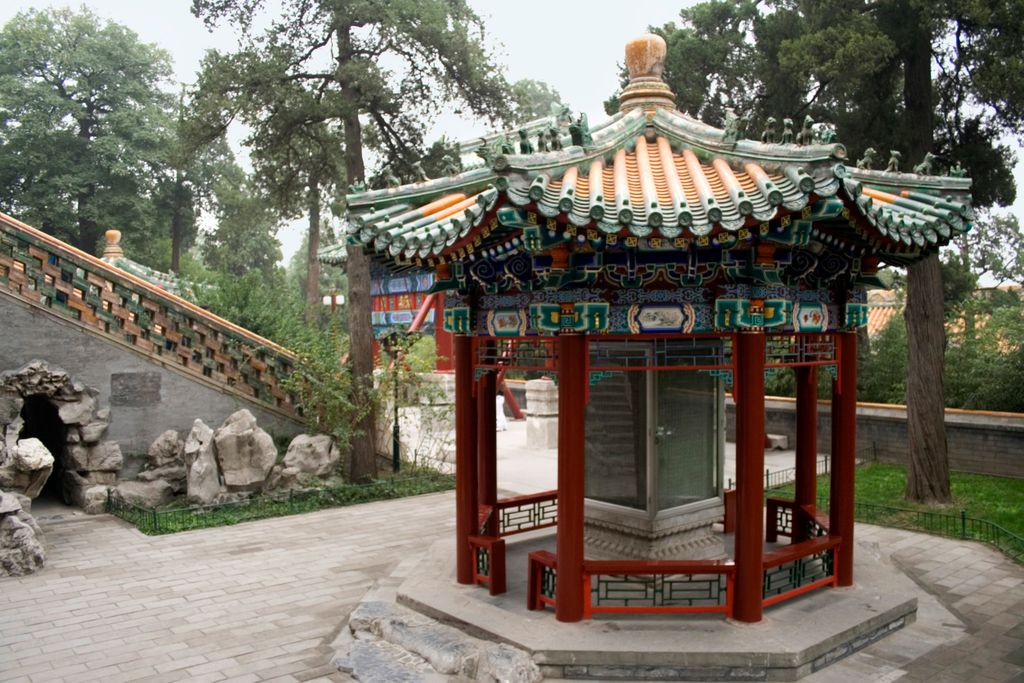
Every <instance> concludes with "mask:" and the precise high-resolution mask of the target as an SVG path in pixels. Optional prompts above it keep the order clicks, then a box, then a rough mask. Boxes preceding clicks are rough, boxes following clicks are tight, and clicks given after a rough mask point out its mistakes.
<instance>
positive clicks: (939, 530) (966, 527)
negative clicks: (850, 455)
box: [729, 448, 1024, 563]
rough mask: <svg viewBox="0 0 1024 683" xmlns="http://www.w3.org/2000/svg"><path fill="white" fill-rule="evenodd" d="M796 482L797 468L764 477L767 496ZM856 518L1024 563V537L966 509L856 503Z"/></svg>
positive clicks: (869, 455) (823, 507)
mask: <svg viewBox="0 0 1024 683" xmlns="http://www.w3.org/2000/svg"><path fill="white" fill-rule="evenodd" d="M857 458H858V460H860V461H873V460H874V457H873V449H872V448H864V449H861V450H859V451H857ZM816 470H817V474H819V475H821V474H827V473H828V471H829V459H828V458H827V457H826V458H821V459H819V460H818V463H817V468H816ZM795 479H796V468H795V467H791V468H788V469H784V470H776V471H775V472H769V471H767V470H766V471H765V475H764V488H765V495H766V496H770V495H772V493H777V491H773V490H772V489H776V490H777V489H780V488H784V487H786V486H787V485H788V484H791V483H792V482H793V481H794V480H795ZM732 486H733V481H732V479H730V480H729V488H730V489H731V488H732ZM828 503H829V501H828V497H827V496H825V497H822V496H819V497H818V510H819V511H821V512H827V511H828ZM854 519H856V520H857V521H858V522H863V523H865V524H878V525H879V526H890V527H895V528H897V529H907V530H910V531H923V532H926V533H930V534H935V535H936V536H946V537H948V538H962V539H965V540H973V541H981V542H982V543H988V544H989V545H991V546H993V547H995V548H997V549H998V550H1000V551H1001V552H1002V553H1003V554H1004V555H1006V556H1007V557H1008V558H1010V559H1011V560H1013V561H1014V562H1020V563H1024V537H1021V536H1019V535H1017V534H1015V533H1013V532H1012V531H1010V530H1008V529H1006V528H1005V527H1002V526H1000V525H998V524H996V523H995V522H990V521H989V520H987V519H978V518H976V517H970V516H968V515H967V511H966V510H959V511H957V512H952V513H950V512H935V511H932V510H915V509H913V508H903V507H893V506H889V505H877V504H875V503H864V502H855V503H854Z"/></svg>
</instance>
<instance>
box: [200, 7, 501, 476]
mask: <svg viewBox="0 0 1024 683" xmlns="http://www.w3.org/2000/svg"><path fill="white" fill-rule="evenodd" d="M264 9H265V2H264V0H193V4H192V10H193V13H194V14H196V16H198V17H200V18H202V19H203V20H204V21H206V22H207V24H208V25H214V24H217V23H220V22H229V23H231V24H233V25H234V26H236V27H238V28H239V30H240V31H241V34H242V45H241V48H242V49H243V50H250V51H258V52H259V53H260V54H261V56H263V55H266V53H267V52H268V51H274V52H276V53H277V54H281V55H284V57H283V61H284V66H285V68H284V71H283V73H281V75H280V78H279V80H278V84H279V85H281V86H286V85H287V84H290V83H294V84H301V86H302V88H303V89H304V90H306V91H307V92H310V93H313V94H314V95H315V96H317V97H319V98H320V101H319V106H318V108H317V110H315V111H313V110H312V109H311V110H310V111H309V116H308V118H309V119H311V120H313V121H315V122H319V123H322V124H323V125H324V126H325V128H328V129H331V130H334V129H335V127H337V130H338V131H339V133H340V136H341V138H342V140H343V143H344V145H343V148H344V175H345V178H346V182H347V183H350V184H352V183H362V182H364V181H365V179H366V172H365V162H364V158H363V139H364V138H363V134H364V127H370V128H372V129H373V135H372V139H373V140H375V141H376V143H377V145H378V147H379V151H380V152H381V153H383V154H384V155H386V156H388V157H390V158H398V159H408V158H410V157H412V156H414V155H415V154H417V153H418V152H419V151H420V150H421V149H422V148H423V140H424V135H425V132H426V130H427V127H428V125H429V123H430V121H431V120H432V119H433V117H434V116H435V115H436V113H437V111H438V110H440V109H442V108H443V106H445V105H447V104H449V103H461V104H462V105H465V106H466V107H468V108H469V110H470V111H472V112H473V113H474V114H477V115H480V116H486V117H488V118H492V119H498V118H501V117H502V116H504V115H505V114H506V112H507V111H508V101H507V85H506V83H505V80H504V78H503V77H502V75H501V72H500V71H499V69H498V68H497V67H496V65H495V63H494V61H493V59H492V58H491V56H490V53H489V51H488V49H487V42H486V39H485V36H484V32H483V25H482V22H481V21H480V19H479V17H477V15H476V14H475V13H474V12H473V11H472V10H471V9H470V8H469V6H468V4H467V3H466V2H465V0H393V1H391V2H379V1H378V0H351V1H347V2H338V1H337V0H312V1H310V0H283V1H282V2H281V3H280V10H281V11H280V14H279V15H278V16H276V17H273V18H271V20H270V26H269V28H268V29H267V30H265V31H261V30H257V29H256V28H255V26H254V21H255V20H256V19H257V18H258V17H261V13H262V11H263V10H264ZM239 92H240V96H241V97H243V98H244V97H246V96H247V93H248V92H250V90H249V88H248V86H247V85H246V82H245V81H242V82H241V83H240V84H239ZM303 120H305V119H303ZM313 246H314V245H313V244H312V240H311V247H310V248H311V249H312V248H313ZM347 269H348V283H349V288H348V300H347V306H346V307H347V311H348V328H349V334H350V358H349V365H350V369H351V372H352V376H353V382H352V386H353V387H354V388H355V390H356V392H357V394H358V393H359V392H367V391H369V389H370V387H371V386H372V371H373V357H372V344H373V336H372V328H371V326H370V290H369V284H370V268H369V260H368V259H367V257H366V256H365V255H364V254H363V253H362V250H361V249H360V248H358V247H350V248H349V250H348V259H347ZM311 270H312V269H311ZM310 277H312V272H311V273H310ZM354 400H356V401H360V400H365V399H363V398H362V397H361V396H359V395H356V396H354ZM373 433H374V416H373V414H372V413H370V414H368V415H366V417H365V418H364V419H363V420H362V421H361V423H360V425H359V428H358V429H357V430H356V434H355V435H354V436H353V438H352V440H351V442H350V443H351V448H352V457H351V463H352V465H351V471H350V476H351V478H352V479H354V480H360V479H365V478H367V477H370V476H373V475H374V473H375V472H376V454H375V453H374V445H373Z"/></svg>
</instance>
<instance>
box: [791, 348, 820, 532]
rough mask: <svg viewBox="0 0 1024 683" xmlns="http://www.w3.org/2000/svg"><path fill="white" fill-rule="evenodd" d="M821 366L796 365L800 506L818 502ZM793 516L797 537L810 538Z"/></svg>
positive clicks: (797, 495) (797, 468)
mask: <svg viewBox="0 0 1024 683" xmlns="http://www.w3.org/2000/svg"><path fill="white" fill-rule="evenodd" d="M817 469H818V369H817V368H816V367H814V366H813V365H811V366H804V367H798V368H796V495H795V496H794V498H793V499H794V501H795V502H796V504H797V506H803V505H814V504H815V503H816V500H817V495H818V479H817V474H818V472H817ZM798 519H799V518H795V519H794V520H793V523H794V525H796V528H794V529H793V541H794V542H795V543H799V542H800V541H806V540H807V538H808V533H807V528H806V527H805V526H804V525H803V524H798V523H797V522H798Z"/></svg>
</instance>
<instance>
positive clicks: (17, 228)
mask: <svg viewBox="0 0 1024 683" xmlns="http://www.w3.org/2000/svg"><path fill="white" fill-rule="evenodd" d="M0 293H2V294H6V295H8V296H11V297H14V298H16V299H19V300H21V301H22V302H25V303H28V304H30V305H31V306H33V307H35V308H37V309H43V310H45V311H47V312H49V313H51V314H53V315H55V316H58V317H59V318H61V319H63V320H64V321H68V322H71V323H73V324H76V325H79V326H81V327H82V328H85V329H86V330H88V331H89V332H91V333H93V334H95V335H98V336H100V337H101V338H103V339H105V340H107V341H109V342H112V343H115V344H117V345H119V346H121V347H129V348H131V349H132V350H133V351H135V352H137V353H140V354H143V355H145V356H147V357H149V358H150V359H152V360H154V361H156V362H158V363H160V364H161V365H163V366H165V367H173V368H175V369H176V370H178V371H180V372H182V373H185V374H186V375H189V376H192V377H193V378H195V379H197V380H200V381H203V382H206V383H212V384H214V385H216V386H217V387H218V388H219V389H222V390H226V391H227V392H229V393H233V394H236V395H240V396H243V397H245V398H247V399H249V400H251V401H254V402H256V403H257V404H259V405H260V407H262V408H267V409H271V410H276V411H279V412H281V413H284V414H285V415H287V416H289V417H291V418H292V419H294V418H295V417H297V411H296V408H295V406H294V403H293V397H292V396H290V395H289V393H288V391H287V390H286V389H285V388H284V386H283V382H284V379H285V378H286V377H287V376H288V373H289V372H290V371H291V369H292V367H293V364H294V356H293V355H292V354H291V353H290V352H288V351H287V350H286V349H284V348H282V347H280V346H278V345H276V344H274V343H273V342H270V341H269V340H267V339H263V338H262V337H259V336H257V335H255V334H253V333H251V332H249V331H247V330H245V329H243V328H241V327H238V326H237V325H234V324H232V323H230V322H228V321H226V320H224V319H222V318H219V317H217V316H215V315H213V314H212V313H209V312H208V311H204V310H203V309H201V308H199V307H198V306H196V305H194V304H192V303H190V302H188V301H186V300H184V299H182V298H180V297H178V296H176V295H174V294H171V293H170V292H167V291H164V290H163V289H161V288H160V287H158V286H156V285H153V284H151V283H149V282H146V281H144V280H142V279H140V278H137V277H135V276H133V275H131V274H130V273H127V272H125V271H123V270H121V269H119V268H115V267H113V266H111V265H109V264H107V263H105V262H104V261H102V260H100V259H98V258H95V257H93V256H90V255H89V254H86V253H84V252H82V251H79V250H78V249H75V248H73V247H71V246H69V245H67V244H64V243H63V242H61V241H60V240H57V239H55V238H53V237H51V236H49V235H46V234H44V233H42V232H40V231H38V230H35V229H33V228H31V227H29V226H27V225H24V224H22V223H20V222H18V221H15V220H13V219H11V218H9V217H7V216H4V215H2V214H0Z"/></svg>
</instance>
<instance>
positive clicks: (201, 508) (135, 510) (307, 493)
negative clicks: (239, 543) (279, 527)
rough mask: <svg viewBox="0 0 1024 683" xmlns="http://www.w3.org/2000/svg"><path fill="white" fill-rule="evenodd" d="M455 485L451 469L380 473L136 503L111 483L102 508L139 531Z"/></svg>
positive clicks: (290, 511)
mask: <svg viewBox="0 0 1024 683" xmlns="http://www.w3.org/2000/svg"><path fill="white" fill-rule="evenodd" d="M454 486H455V480H454V478H453V477H452V476H451V475H447V474H440V473H438V474H431V475H417V476H410V477H401V478H399V477H394V478H386V479H379V480H376V481H372V482H370V483H367V484H347V485H344V486H333V487H325V488H313V489H291V490H289V491H286V492H285V491H282V492H280V493H275V494H267V495H261V496H254V497H252V498H244V499H241V500H235V501H228V502H223V503H215V504H211V505H194V506H189V507H180V508H174V507H171V508H152V507H144V506H141V505H136V504H135V503H132V502H131V501H128V500H125V499H124V498H123V497H122V496H121V495H119V494H118V493H117V491H116V490H115V489H108V491H107V504H106V509H107V512H109V513H110V514H112V515H114V516H115V517H119V518H121V519H123V520H125V521H126V522H128V523H129V524H131V525H133V526H135V527H136V528H137V529H138V530H139V531H141V532H142V533H144V534H149V535H156V534H167V533H174V532H177V531H186V530H189V529H203V528H207V527H214V526H225V525H229V524H237V523H238V522H245V521H249V520H255V519H265V518H268V517H281V516H284V515H292V514H297V513H300V512H312V511H313V510H322V509H325V508H331V507H341V506H345V505H354V504H357V503H368V502H371V501H375V500H387V499H391V498H403V497H405V496H412V495H418V494H422V493H433V492H437V491H447V490H449V489H452V488H454Z"/></svg>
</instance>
